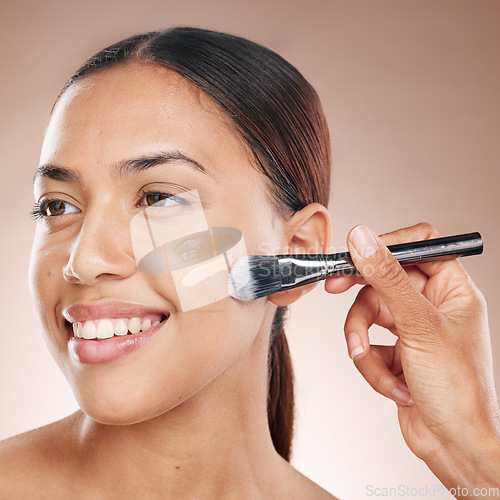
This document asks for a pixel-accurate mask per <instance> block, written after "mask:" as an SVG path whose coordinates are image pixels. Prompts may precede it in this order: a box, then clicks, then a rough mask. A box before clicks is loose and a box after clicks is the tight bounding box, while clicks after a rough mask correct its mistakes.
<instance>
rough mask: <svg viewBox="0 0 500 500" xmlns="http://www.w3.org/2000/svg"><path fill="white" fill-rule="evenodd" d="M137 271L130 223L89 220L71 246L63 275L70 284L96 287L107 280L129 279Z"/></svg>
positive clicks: (85, 222) (104, 219) (99, 218)
mask: <svg viewBox="0 0 500 500" xmlns="http://www.w3.org/2000/svg"><path fill="white" fill-rule="evenodd" d="M136 270H137V264H136V262H135V258H134V253H133V249H132V243H131V238H130V225H129V221H128V220H127V221H125V220H123V221H121V222H117V221H116V220H115V221H114V222H113V223H112V222H111V219H108V218H107V217H102V216H100V217H97V218H93V219H90V218H87V219H86V220H85V221H84V222H83V224H82V226H81V228H80V231H79V233H78V235H77V237H76V239H75V240H74V242H73V244H72V245H71V253H70V256H69V259H68V262H67V263H66V264H65V265H64V266H63V276H64V279H65V280H66V281H68V282H69V283H79V284H85V285H96V284H98V283H100V282H102V281H103V280H107V279H124V278H128V277H129V276H131V275H132V274H134V273H135V271H136Z"/></svg>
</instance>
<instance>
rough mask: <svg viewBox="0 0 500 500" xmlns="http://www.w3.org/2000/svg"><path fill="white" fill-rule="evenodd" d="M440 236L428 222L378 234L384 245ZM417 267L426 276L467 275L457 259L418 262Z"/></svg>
mask: <svg viewBox="0 0 500 500" xmlns="http://www.w3.org/2000/svg"><path fill="white" fill-rule="evenodd" d="M439 237H441V235H440V233H439V231H438V230H437V229H436V228H435V227H434V226H433V225H432V224H429V223H428V222H419V223H418V224H415V225H414V226H409V227H404V228H401V229H397V230H396V231H391V232H389V233H384V234H381V235H380V239H381V240H382V242H383V243H384V245H386V246H390V245H399V244H401V243H409V242H411V241H420V240H429V239H432V238H439ZM418 267H419V268H420V269H421V270H422V271H424V272H425V273H426V274H427V276H434V275H436V274H438V273H442V272H444V273H454V274H458V275H462V276H463V275H467V271H466V270H465V268H464V267H463V265H462V263H461V262H460V261H459V260H458V259H450V260H445V261H434V262H425V263H423V264H418Z"/></svg>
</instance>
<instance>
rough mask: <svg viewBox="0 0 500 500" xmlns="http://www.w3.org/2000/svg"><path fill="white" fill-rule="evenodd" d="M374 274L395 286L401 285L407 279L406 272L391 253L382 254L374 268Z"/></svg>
mask: <svg viewBox="0 0 500 500" xmlns="http://www.w3.org/2000/svg"><path fill="white" fill-rule="evenodd" d="M373 274H374V276H375V277H376V278H377V279H379V280H381V281H383V282H386V283H387V284H388V285H390V286H393V287H399V286H401V285H402V284H403V283H404V282H405V280H406V279H407V276H406V274H405V273H404V271H403V270H402V268H401V266H399V265H398V264H397V263H396V261H395V259H394V257H392V256H391V255H390V254H384V255H383V256H381V258H380V260H379V261H378V263H377V265H376V266H374V268H373Z"/></svg>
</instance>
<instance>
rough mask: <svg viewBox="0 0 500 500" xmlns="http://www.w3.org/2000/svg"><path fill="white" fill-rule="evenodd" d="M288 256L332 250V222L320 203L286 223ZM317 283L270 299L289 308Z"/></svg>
mask: <svg viewBox="0 0 500 500" xmlns="http://www.w3.org/2000/svg"><path fill="white" fill-rule="evenodd" d="M285 232H286V234H285V237H286V239H287V249H286V250H287V251H285V252H283V253H288V254H296V253H298V254H313V253H327V252H328V251H329V250H330V238H331V222H330V214H329V213H328V210H327V209H326V208H325V207H324V206H323V205H321V204H320V203H311V204H309V205H307V206H305V207H304V208H303V209H302V210H300V211H299V212H296V213H295V214H294V215H293V216H292V218H291V219H289V220H288V221H287V222H286V223H285ZM316 285H317V283H311V284H309V285H304V286H301V287H298V288H293V289H292V290H288V291H285V292H277V293H273V294H272V295H269V297H268V299H269V301H270V302H272V303H273V304H276V305H278V306H287V305H288V304H291V303H292V302H295V301H296V300H297V299H299V298H300V297H302V295H304V294H305V293H307V292H309V291H311V290H312V289H313V288H314V287H315V286H316Z"/></svg>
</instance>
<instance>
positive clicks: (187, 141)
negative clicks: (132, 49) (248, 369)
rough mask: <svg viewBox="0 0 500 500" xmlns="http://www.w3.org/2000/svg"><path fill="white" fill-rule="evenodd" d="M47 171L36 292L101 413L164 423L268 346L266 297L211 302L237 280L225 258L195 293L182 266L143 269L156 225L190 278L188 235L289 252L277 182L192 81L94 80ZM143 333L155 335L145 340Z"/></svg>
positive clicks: (158, 71) (55, 141) (33, 275)
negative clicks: (219, 235) (262, 342)
mask: <svg viewBox="0 0 500 500" xmlns="http://www.w3.org/2000/svg"><path fill="white" fill-rule="evenodd" d="M40 165H41V166H42V168H41V169H39V172H38V174H37V176H36V178H35V184H34V191H35V200H36V202H37V203H38V205H39V207H40V211H41V214H40V215H41V217H39V219H38V222H37V230H36V237H35V242H34V247H33V253H32V259H31V269H30V279H31V287H32V292H33V295H34V297H35V300H36V303H37V307H38V310H39V314H40V317H41V320H42V324H43V329H44V333H45V336H46V340H47V343H48V345H49V348H50V350H51V352H52V354H53V356H54V357H55V359H56V361H57V363H58V364H59V366H60V367H61V369H62V370H63V372H64V374H65V376H66V377H67V379H68V381H69V382H70V384H71V386H72V389H73V391H74V393H75V396H76V398H77V400H78V402H79V404H80V406H81V408H82V409H83V410H84V411H85V412H86V413H87V414H88V415H89V416H91V417H93V418H94V419H95V420H98V421H102V422H108V423H114V422H116V423H131V422H137V421H141V420H144V419H147V418H151V417H153V416H156V415H160V414H161V413H164V412H165V411H167V410H169V409H171V408H173V407H174V406H176V405H178V404H179V403H181V402H183V401H185V400H186V399H188V398H189V397H190V396H192V395H193V394H194V393H196V392H197V391H198V390H199V389H201V388H203V387H204V386H205V385H206V384H208V382H210V381H212V380H213V379H216V377H218V376H220V375H221V374H222V373H224V372H226V371H227V370H228V369H229V368H230V367H233V366H237V365H235V363H238V362H240V360H241V359H242V358H244V357H245V353H248V351H249V347H250V346H251V345H252V343H253V342H254V341H255V339H256V338H261V337H262V338H265V336H266V334H267V335H268V331H267V330H268V328H269V324H270V323H269V321H270V317H271V316H272V311H273V309H272V307H273V306H271V305H270V304H269V305H267V304H268V302H267V301H266V300H265V299H261V300H258V301H254V302H250V303H241V302H238V301H236V300H234V299H232V298H230V297H225V298H222V299H221V300H217V297H215V296H214V297H212V298H210V297H209V295H210V293H211V290H213V288H214V287H217V286H219V285H218V284H217V283H219V284H220V279H219V281H217V279H218V278H217V276H219V278H220V276H225V275H224V273H221V270H222V269H221V267H220V261H219V264H218V265H219V267H218V268H217V267H216V268H214V269H215V271H210V269H208V271H207V270H204V271H202V272H201V274H200V273H198V278H197V279H195V280H194V282H193V280H191V282H189V283H188V282H186V281H182V279H183V278H184V274H185V273H184V271H183V270H182V269H181V270H177V271H174V270H173V269H168V267H167V269H166V270H165V271H157V272H148V271H149V270H148V269H147V268H146V269H144V268H141V266H140V265H139V266H138V261H140V259H141V258H142V257H143V256H144V255H146V253H147V249H150V250H153V249H154V246H153V245H154V244H153V243H152V240H151V237H152V236H158V234H157V233H155V228H153V232H152V233H151V232H148V231H151V225H149V226H148V224H154V227H156V230H157V231H159V232H160V233H161V236H160V237H159V238H160V240H161V241H157V242H156V244H157V245H158V246H161V245H163V244H165V243H168V242H169V241H170V243H171V242H172V241H174V243H175V241H176V242H177V244H178V246H177V247H175V244H174V251H175V250H176V249H177V250H178V249H179V248H184V249H185V247H186V245H188V252H187V253H186V252H185V253H183V254H182V255H181V254H179V255H180V256H181V257H183V258H185V259H186V266H187V268H189V269H191V268H194V267H196V266H194V265H191V264H192V263H193V262H195V261H190V260H189V259H190V257H189V255H190V254H189V251H190V250H193V247H192V242H191V243H190V242H189V241H188V240H186V241H187V243H186V241H184V243H182V241H183V236H185V237H187V236H189V235H190V234H193V233H199V232H200V230H201V229H203V227H204V225H205V226H206V227H214V226H219V227H230V228H236V229H238V230H240V231H241V232H242V234H243V238H244V243H245V245H246V252H248V253H249V254H252V253H259V252H260V253H264V252H265V251H266V249H271V248H272V249H274V250H275V251H277V250H278V249H280V248H281V247H283V241H282V240H283V237H282V231H281V226H280V225H281V221H280V220H279V219H278V218H277V216H276V214H275V213H274V211H273V209H272V208H271V205H270V203H269V197H268V190H267V187H266V184H265V181H264V177H263V175H262V174H261V173H259V172H257V171H256V169H255V168H254V167H253V166H252V164H251V161H250V159H249V154H248V151H247V149H246V148H245V145H244V144H243V142H242V140H241V139H240V137H239V136H238V134H237V133H236V132H235V129H234V126H232V124H231V123H230V122H229V120H228V119H227V118H226V116H225V115H224V114H223V113H222V112H221V111H220V109H219V108H218V107H217V106H216V105H215V104H214V102H213V101H212V100H211V99H210V98H209V97H207V96H206V95H205V94H203V93H202V92H201V91H199V90H198V89H197V88H196V87H195V86H194V85H193V84H192V83H190V82H189V81H187V80H186V79H185V78H184V77H182V76H180V75H179V74H178V73H176V72H174V71H172V70H169V69H167V68H163V67H158V66H155V65H151V64H139V63H134V64H128V65H120V66H115V67H112V68H108V69H105V70H102V71H100V72H97V73H95V74H92V75H89V76H87V77H84V78H82V79H81V80H79V81H78V82H77V83H75V84H73V85H72V86H71V87H70V88H69V89H68V90H67V91H66V92H65V93H64V95H63V96H62V97H61V99H60V100H59V101H58V103H57V105H56V107H55V109H54V112H53V114H52V117H51V120H50V123H49V126H48V129H47V133H46V136H45V140H44V143H43V148H42V153H41V161H40ZM148 193H149V194H148ZM162 193H166V194H167V195H170V196H166V195H165V194H162ZM50 200H52V201H50ZM183 200H184V201H183ZM155 202H159V203H157V204H156V205H155V207H154V208H152V209H149V208H147V207H148V206H149V205H151V204H153V203H155ZM149 210H151V212H149V217H148V216H147V215H146V216H145V215H144V214H145V213H146V214H148V211H149ZM150 219H151V220H150ZM153 219H154V220H153ZM144 228H146V230H145V229H144ZM153 233H154V234H153ZM169 235H170V236H171V238H170V239H169ZM179 241H180V242H181V243H180V246H179ZM183 245H184V247H183ZM189 245H191V247H189ZM264 245H265V247H264ZM171 246H172V245H171ZM240 247H241V245H240ZM164 248H166V247H164ZM138 251H139V252H142V253H141V254H140V255H137V252H138ZM240 251H241V248H240ZM194 253H196V252H194ZM186 255H187V256H188V257H186ZM170 264H171V263H170ZM198 264H199V263H198ZM226 272H227V271H226ZM179 273H180V275H179ZM183 273H184V274H183ZM211 273H212V274H211ZM200 276H201V278H200ZM226 279H227V278H226ZM211 280H212V281H211ZM213 280H215V281H213ZM188 281H189V280H188ZM183 283H187V285H186V286H184V285H183ZM193 283H194V284H193ZM207 294H208V295H207ZM206 297H209V299H208V300H204V298H205V299H206ZM186 304H187V306H186ZM200 304H201V305H200ZM133 318H139V319H133ZM105 320H111V321H105ZM157 321H161V322H160V323H159V324H157V325H156V326H151V327H150V326H149V325H150V323H149V322H151V323H152V324H154V323H155V322H157ZM72 323H75V324H76V325H75V326H74V328H75V330H76V331H77V335H82V332H83V333H85V335H87V336H92V334H93V328H97V329H98V330H99V331H100V332H101V334H102V333H103V332H104V333H103V335H106V334H108V335H113V337H111V338H109V339H104V340H91V339H80V338H75V335H74V333H73V331H74V330H73V325H72ZM91 323H92V324H91ZM139 324H140V325H141V326H142V328H143V330H144V333H131V331H132V330H133V331H135V330H136V329H138V328H139V326H138V325H139ZM99 325H100V326H99ZM124 325H125V326H124ZM125 328H127V329H128V330H129V332H128V333H126V334H125V335H119V334H118V332H121V333H124V329H125ZM120 329H121V330H120ZM106 332H107V333H106ZM134 335H135V337H134ZM138 346H139V347H138ZM248 375H249V376H250V375H251V374H248Z"/></svg>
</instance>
